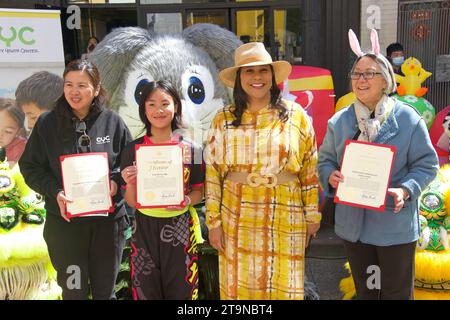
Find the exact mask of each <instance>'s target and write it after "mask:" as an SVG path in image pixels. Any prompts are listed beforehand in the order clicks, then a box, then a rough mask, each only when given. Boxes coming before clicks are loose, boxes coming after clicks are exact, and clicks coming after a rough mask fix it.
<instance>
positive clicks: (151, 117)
mask: <svg viewBox="0 0 450 320" xmlns="http://www.w3.org/2000/svg"><path fill="white" fill-rule="evenodd" d="M176 110H177V107H176V105H175V103H174V101H173V98H172V96H171V95H170V94H168V93H167V92H165V91H163V90H161V89H155V90H154V91H153V92H152V93H151V94H150V95H149V96H148V98H147V100H146V101H145V115H146V117H147V119H148V121H149V122H150V124H151V125H152V128H156V129H167V128H171V123H172V119H173V117H174V116H175V112H176Z"/></svg>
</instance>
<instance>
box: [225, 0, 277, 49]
mask: <svg viewBox="0 0 450 320" xmlns="http://www.w3.org/2000/svg"><path fill="white" fill-rule="evenodd" d="M231 20H232V25H233V28H232V31H233V32H234V33H236V35H237V36H238V38H239V39H240V40H241V41H242V42H244V43H247V42H255V41H257V42H264V44H265V46H266V47H268V48H270V23H269V10H268V9H264V8H258V9H250V10H249V9H242V10H241V9H233V10H232V17H231Z"/></svg>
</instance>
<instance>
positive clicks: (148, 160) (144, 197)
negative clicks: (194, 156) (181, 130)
mask: <svg viewBox="0 0 450 320" xmlns="http://www.w3.org/2000/svg"><path fill="white" fill-rule="evenodd" d="M136 167H137V181H136V208H164V207H167V206H173V205H177V206H179V205H181V204H182V203H183V201H184V179H183V177H184V174H183V172H184V166H183V148H182V146H181V145H180V144H178V143H177V144H158V145H151V144H141V145H136Z"/></svg>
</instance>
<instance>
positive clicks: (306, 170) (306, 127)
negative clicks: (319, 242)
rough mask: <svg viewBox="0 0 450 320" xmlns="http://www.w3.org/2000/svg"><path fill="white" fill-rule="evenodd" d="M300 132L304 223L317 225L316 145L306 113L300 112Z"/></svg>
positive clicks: (312, 129)
mask: <svg viewBox="0 0 450 320" xmlns="http://www.w3.org/2000/svg"><path fill="white" fill-rule="evenodd" d="M299 113H300V115H301V118H302V119H301V130H302V132H303V134H302V139H301V141H300V143H301V144H302V145H301V146H300V150H302V151H303V152H302V154H303V158H302V166H301V169H300V173H299V179H300V184H301V198H302V202H303V208H304V212H305V216H306V223H308V224H312V223H319V222H320V220H321V218H322V214H321V213H320V212H319V204H318V202H319V193H318V173H317V144H316V136H315V133H314V128H313V126H312V123H311V120H310V119H309V117H308V115H307V114H306V112H304V111H303V110H301V112H299Z"/></svg>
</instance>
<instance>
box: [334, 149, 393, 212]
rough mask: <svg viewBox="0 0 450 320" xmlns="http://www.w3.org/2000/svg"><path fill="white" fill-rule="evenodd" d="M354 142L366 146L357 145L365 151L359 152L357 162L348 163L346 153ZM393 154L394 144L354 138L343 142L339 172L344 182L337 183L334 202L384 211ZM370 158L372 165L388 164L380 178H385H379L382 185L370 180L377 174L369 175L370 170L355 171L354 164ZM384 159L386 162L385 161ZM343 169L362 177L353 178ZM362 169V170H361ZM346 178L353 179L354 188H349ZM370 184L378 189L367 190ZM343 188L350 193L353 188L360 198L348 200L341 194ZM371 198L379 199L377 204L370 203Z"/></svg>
mask: <svg viewBox="0 0 450 320" xmlns="http://www.w3.org/2000/svg"><path fill="white" fill-rule="evenodd" d="M354 144H358V145H359V146H366V147H364V148H361V147H359V146H358V147H359V149H360V150H364V151H367V152H365V153H363V152H362V153H361V160H360V161H358V162H357V163H352V164H350V163H348V162H350V159H349V158H350V157H347V154H348V149H349V146H352V145H353V146H354ZM395 154H396V147H394V146H389V145H385V144H377V143H370V142H362V141H355V140H347V141H346V142H345V148H344V153H343V156H342V160H341V172H342V174H343V175H344V182H343V183H339V184H338V187H337V189H336V194H335V197H334V202H335V203H342V204H346V205H349V206H354V207H359V208H366V209H370V210H375V211H380V212H381V211H384V210H385V208H386V199H387V189H388V187H389V182H390V179H391V174H392V167H393V164H394V159H395ZM376 155H380V157H379V158H377V157H376ZM373 156H374V157H373ZM383 156H385V157H384V158H383ZM357 158H358V157H356V159H357ZM366 159H368V160H366ZM352 160H354V159H352ZM372 160H373V161H374V162H373V163H371V165H372V166H373V165H374V163H375V164H377V163H378V165H380V167H381V166H382V165H385V166H387V165H389V166H388V167H387V170H386V171H383V173H384V175H383V177H382V178H387V179H381V180H380V181H381V183H382V185H379V184H378V181H376V182H373V181H371V180H370V179H371V176H374V177H375V176H377V174H374V175H371V174H370V172H359V171H357V170H358V168H356V166H358V167H359V166H360V164H364V163H365V161H367V162H371V161H372ZM386 160H387V161H388V162H386ZM347 161H348V162H347ZM362 166H363V165H362ZM343 171H345V172H350V171H351V172H352V173H356V175H360V176H361V177H362V179H361V180H358V179H353V177H352V175H348V174H346V173H344V172H343ZM362 171H364V170H362ZM369 171H370V169H369ZM346 175H347V176H346ZM346 179H347V180H346ZM348 179H352V182H353V181H354V182H353V183H352V184H353V185H354V186H355V188H354V189H350V187H348V186H347V184H350V182H349V181H348ZM364 179H367V182H366V185H364V181H365V180H364ZM346 183H347V184H346ZM344 184H346V185H344ZM371 185H377V190H378V192H377V193H375V192H374V191H373V190H369V189H370V186H371ZM344 188H346V189H345V191H346V192H347V193H350V192H351V193H353V190H356V191H355V193H358V192H359V193H360V196H361V199H360V200H358V201H357V202H353V201H349V200H348V197H345V196H343V194H342V193H343V192H344V191H343V190H344ZM364 189H365V190H364ZM350 190H351V191H350ZM366 191H367V192H366ZM366 193H367V194H366ZM339 195H341V198H339ZM358 197H359V195H358ZM372 200H375V201H376V200H379V202H378V205H371V201H372ZM372 202H373V201H372Z"/></svg>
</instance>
